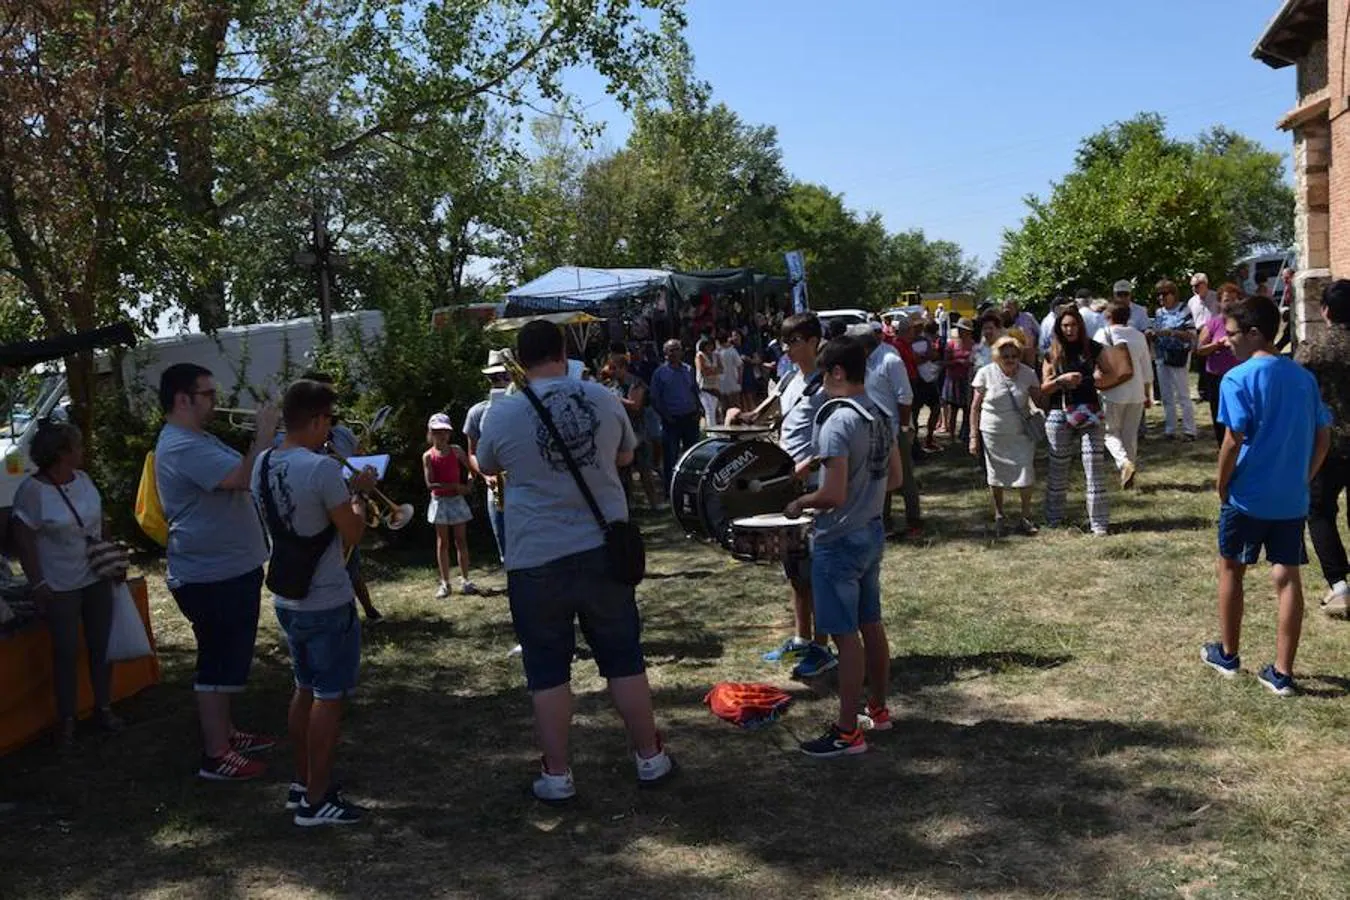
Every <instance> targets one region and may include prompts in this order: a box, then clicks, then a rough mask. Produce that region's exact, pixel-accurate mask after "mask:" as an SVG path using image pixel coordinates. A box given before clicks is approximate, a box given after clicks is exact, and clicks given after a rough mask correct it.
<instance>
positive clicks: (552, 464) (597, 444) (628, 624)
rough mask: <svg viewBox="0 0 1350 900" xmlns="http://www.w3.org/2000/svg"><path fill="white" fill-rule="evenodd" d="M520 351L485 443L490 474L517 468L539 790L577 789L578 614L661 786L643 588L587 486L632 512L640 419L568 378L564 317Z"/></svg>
mask: <svg viewBox="0 0 1350 900" xmlns="http://www.w3.org/2000/svg"><path fill="white" fill-rule="evenodd" d="M517 358H518V359H519V361H520V365H521V366H522V367H523V368H524V371H523V373H522V377H523V378H524V379H527V380H528V387H522V390H521V391H520V392H518V393H516V394H514V395H512V396H510V397H505V398H502V400H501V401H500V402H498V403H497V404H494V406H493V408H492V411H491V412H490V413H489V414H488V415H487V417H486V418H485V419H484V420H483V432H482V435H481V440H480V441H479V442H478V445H477V453H478V464H479V465H480V466H481V468H482V471H484V472H485V473H488V474H495V473H498V472H501V471H503V470H505V471H507V472H509V473H510V481H509V483H508V486H507V494H508V496H507V504H508V505H509V506H510V508H511V518H510V519H508V520H507V523H506V524H508V525H510V526H511V527H510V528H509V529H507V531H506V577H507V594H508V596H509V598H510V603H511V621H512V624H513V625H514V626H515V629H516V636H517V637H518V638H519V639H520V642H521V644H522V645H523V648H524V653H523V661H524V664H525V679H526V683H527V686H528V688H529V690H530V694H531V702H532V705H533V707H534V714H535V726H536V736H537V738H538V740H539V742H540V744H541V745H542V750H543V759H542V761H541V771H540V773H539V776H538V778H536V779H535V781H534V784H533V790H534V795H535V796H536V797H538V798H539V799H541V800H545V801H553V802H557V801H565V800H569V799H571V798H572V797H574V796H575V795H576V787H575V785H574V783H573V780H572V770H571V768H570V766H569V756H570V754H569V752H568V743H569V741H568V738H569V732H570V729H571V720H572V691H571V680H572V659H573V656H574V652H575V649H576V623H577V621H578V620H580V624H581V628H582V629H583V631H584V632H585V635H586V641H587V643H588V644H589V645H590V648H591V651H592V653H593V654H594V656H595V662H596V665H597V667H598V668H599V670H600V675H601V676H602V677H604V678H605V679H607V681H608V682H609V693H610V697H611V698H612V700H613V702H614V705H615V706H616V707H617V708H618V711H619V714H620V716H621V717H622V719H623V721H624V725H625V727H626V729H627V731H628V738H629V743H630V746H631V747H632V748H633V750H634V756H633V761H634V763H635V766H636V769H637V779H638V783H639V785H640V786H648V787H650V786H654V785H656V784H658V783H660V782H663V781H665V780H666V779H667V778H669V777H670V776H671V775H673V774H674V772H675V765H674V762H673V760H672V759H671V757H670V756H669V755H668V754H667V753H666V752H665V750H664V748H663V747H662V745H661V737H660V735H659V733H658V732H657V730H656V721H655V717H654V714H653V712H652V695H651V687H650V685H649V684H648V681H647V671H646V669H647V666H646V661H645V660H644V659H643V653H642V625H641V619H640V617H639V615H638V609H637V597H636V594H635V590H634V588H633V586H632V585H631V584H626V583H624V582H622V581H620V580H619V578H618V577H616V575H615V573H614V571H613V568H612V565H611V560H610V554H609V552H608V550H607V548H606V545H605V542H606V539H605V533H604V532H603V531H602V530H601V527H600V524H599V522H598V521H597V517H596V516H595V515H594V514H593V513H592V511H591V509H590V507H589V505H588V504H587V502H586V500H585V499H584V496H583V493H582V490H581V489H580V487H579V480H580V481H581V482H582V483H584V484H585V485H586V489H587V491H589V492H590V493H591V495H592V496H593V497H594V501H595V503H596V504H597V506H598V508H599V509H600V510H601V511H602V515H603V517H604V518H605V519H606V520H608V521H610V522H617V521H620V520H626V519H627V517H628V501H627V498H626V497H625V496H624V492H623V486H622V485H621V484H620V483H619V466H621V465H628V464H629V463H631V462H632V457H633V447H634V445H635V443H636V438H635V436H634V434H633V428H632V425H631V424H630V423H629V419H628V414H627V413H626V412H625V411H624V408H623V406H622V405H620V403H619V401H618V400H617V399H615V397H614V395H613V394H611V393H610V392H609V391H608V390H607V389H605V388H604V387H601V386H600V385H598V384H595V383H593V382H585V381H574V380H572V379H570V378H568V377H567V363H566V358H565V357H564V354H563V333H562V331H561V329H559V328H558V327H557V326H556V325H553V324H551V323H549V322H544V321H534V322H530V323H529V324H527V325H525V327H523V328H522V329H520V334H519V337H518V338H517ZM676 358H677V359H678V357H676ZM527 392H530V393H527ZM531 394H532V396H531ZM532 397H533V399H532ZM689 399H690V400H692V399H693V398H692V395H691V396H690V397H689ZM534 402H537V403H539V404H540V406H541V407H542V408H543V409H544V410H546V411H547V416H548V418H549V419H550V420H552V423H553V427H554V429H555V430H556V432H557V434H558V436H559V438H560V440H558V439H554V438H552V437H551V432H550V429H549V428H548V426H547V425H546V424H545V422H544V420H543V418H542V415H541V413H539V412H536V410H535V407H534V405H533V404H534ZM573 469H575V471H576V477H575V478H574V477H573V474H572V470H573Z"/></svg>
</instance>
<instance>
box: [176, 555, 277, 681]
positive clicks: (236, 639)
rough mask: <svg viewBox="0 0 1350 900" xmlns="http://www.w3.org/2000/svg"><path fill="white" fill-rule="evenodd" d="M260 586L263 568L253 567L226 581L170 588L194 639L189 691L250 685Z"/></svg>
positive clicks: (260, 597) (260, 594)
mask: <svg viewBox="0 0 1350 900" xmlns="http://www.w3.org/2000/svg"><path fill="white" fill-rule="evenodd" d="M262 586H263V570H262V569H261V568H257V569H254V570H253V571H252V572H245V573H244V574H243V575H238V576H236V577H234V578H227V579H225V580H224V581H207V582H199V583H196V584H180V585H179V586H178V587H176V588H170V593H172V594H173V599H174V602H175V603H177V604H178V608H179V609H180V610H182V612H183V615H184V616H186V617H187V620H188V621H189V622H191V623H192V633H193V635H194V636H195V637H196V638H197V676H196V679H195V681H194V682H193V685H192V688H193V690H196V691H201V692H204V693H223V694H237V693H239V692H240V691H242V690H243V689H244V685H246V684H247V683H248V671H249V669H250V668H251V667H252V666H253V645H254V643H255V642H256V641H257V639H258V606H259V604H260V603H261V602H262Z"/></svg>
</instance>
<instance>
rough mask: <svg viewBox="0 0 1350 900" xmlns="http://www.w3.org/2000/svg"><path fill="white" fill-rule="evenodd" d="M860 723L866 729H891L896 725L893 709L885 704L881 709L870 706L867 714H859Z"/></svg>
mask: <svg viewBox="0 0 1350 900" xmlns="http://www.w3.org/2000/svg"><path fill="white" fill-rule="evenodd" d="M858 724H859V726H860V727H861V728H862V729H863V730H864V731H890V730H891V729H892V728H894V727H895V723H894V722H893V721H892V720H891V711H890V709H889V708H887V707H885V706H883V707H881V708H879V709H878V708H876V707H872V706H868V707H867V712H866V714H864V715H860V716H858Z"/></svg>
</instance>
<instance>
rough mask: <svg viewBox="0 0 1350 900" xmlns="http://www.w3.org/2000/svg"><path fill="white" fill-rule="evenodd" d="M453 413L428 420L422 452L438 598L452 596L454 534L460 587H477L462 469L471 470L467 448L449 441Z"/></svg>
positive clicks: (464, 589)
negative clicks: (433, 534)
mask: <svg viewBox="0 0 1350 900" xmlns="http://www.w3.org/2000/svg"><path fill="white" fill-rule="evenodd" d="M453 430H454V429H453V426H452V425H451V424H450V417H449V416H447V415H446V414H445V413H436V415H434V416H432V417H431V421H429V422H428V423H427V442H428V443H430V444H431V447H430V449H428V450H427V452H426V453H423V454H422V475H423V477H424V478H425V479H426V483H427V490H429V491H430V492H431V503H430V504H429V505H428V506H427V521H428V522H430V523H431V524H432V525H434V526H436V566H437V568H438V569H439V570H440V574H441V584H440V587H439V588H437V589H436V596H437V598H441V597H448V596H450V540H451V536H452V535H453V537H454V542H455V556H456V557H457V558H458V561H459V589H460V591H461V593H465V594H472V593H475V592H476V591H477V588H475V587H474V584H473V582H472V581H470V580H469V539H468V523H469V522H470V520H472V519H473V513H472V512H471V511H470V510H469V504H468V501H466V500H465V499H464V495H466V494H467V493H468V492H469V485H468V483H467V480H465V479H462V478H461V473H464V472H467V471H468V465H469V462H468V459H467V458H466V457H465V456H464V451H463V450H461V449H460V448H459V447H456V446H455V445H453V444H451V443H450V435H451V433H452V432H453Z"/></svg>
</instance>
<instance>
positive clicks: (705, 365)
mask: <svg viewBox="0 0 1350 900" xmlns="http://www.w3.org/2000/svg"><path fill="white" fill-rule="evenodd" d="M697 348H698V353H697V355H695V357H694V373H695V374H696V375H697V376H698V402H699V404H700V405H701V406H702V407H703V427H704V428H712V427H714V426H715V425H717V409H718V406H719V405H720V403H721V401H722V391H721V385H722V381H721V379H722V364H721V361H720V359H719V358H718V355H717V344H716V343H714V342H713V339H712V338H707V337H705V338H703V339H702V340H700V341H699V342H698V345H697Z"/></svg>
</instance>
